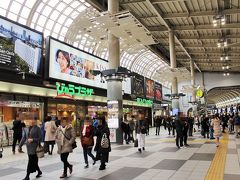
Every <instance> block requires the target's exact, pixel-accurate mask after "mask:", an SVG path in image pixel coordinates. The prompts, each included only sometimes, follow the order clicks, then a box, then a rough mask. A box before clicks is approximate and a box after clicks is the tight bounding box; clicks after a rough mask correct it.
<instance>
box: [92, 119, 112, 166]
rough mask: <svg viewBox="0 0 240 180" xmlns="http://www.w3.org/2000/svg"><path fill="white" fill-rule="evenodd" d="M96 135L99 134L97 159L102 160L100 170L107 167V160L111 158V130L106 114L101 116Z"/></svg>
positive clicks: (96, 147) (96, 148)
mask: <svg viewBox="0 0 240 180" xmlns="http://www.w3.org/2000/svg"><path fill="white" fill-rule="evenodd" d="M95 135H96V136H97V140H96V146H95V148H94V151H96V160H100V161H101V165H100V167H99V170H104V169H106V162H108V160H109V152H111V144H110V138H109V136H110V131H109V128H108V126H107V122H106V120H105V117H104V116H101V117H99V119H98V126H97V128H96V132H95Z"/></svg>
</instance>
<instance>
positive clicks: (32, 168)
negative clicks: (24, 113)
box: [21, 118, 42, 180]
mask: <svg viewBox="0 0 240 180" xmlns="http://www.w3.org/2000/svg"><path fill="white" fill-rule="evenodd" d="M41 139H42V135H41V129H40V127H38V126H37V120H36V118H35V119H34V120H30V126H29V127H28V128H25V133H24V135H23V137H22V140H21V143H24V142H26V147H27V154H28V165H27V174H26V177H25V178H24V179H23V180H29V179H30V178H29V176H30V174H31V173H34V172H36V171H37V172H38V174H37V176H36V177H37V178H38V177H41V176H42V171H41V170H40V168H39V166H38V157H37V153H36V150H37V147H38V145H39V144H40V142H41ZM21 145H22V144H21Z"/></svg>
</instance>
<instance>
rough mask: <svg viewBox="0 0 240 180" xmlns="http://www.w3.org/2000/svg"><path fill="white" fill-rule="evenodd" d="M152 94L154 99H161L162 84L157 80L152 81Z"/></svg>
mask: <svg viewBox="0 0 240 180" xmlns="http://www.w3.org/2000/svg"><path fill="white" fill-rule="evenodd" d="M154 96H155V100H156V101H161V100H162V85H161V84H159V83H157V82H155V83H154Z"/></svg>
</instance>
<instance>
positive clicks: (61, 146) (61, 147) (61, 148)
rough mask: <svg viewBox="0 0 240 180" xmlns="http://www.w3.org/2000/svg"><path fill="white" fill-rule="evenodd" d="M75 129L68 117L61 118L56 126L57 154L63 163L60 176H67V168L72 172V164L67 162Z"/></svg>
mask: <svg viewBox="0 0 240 180" xmlns="http://www.w3.org/2000/svg"><path fill="white" fill-rule="evenodd" d="M75 136H76V135H75V131H74V129H73V128H72V126H71V124H70V123H69V120H68V118H66V117H64V118H63V119H62V120H61V125H60V126H59V127H58V128H57V132H56V143H57V146H58V154H60V157H61V161H62V162H63V165H64V171H63V174H62V175H61V176H60V178H66V177H67V169H68V168H69V171H70V174H72V170H73V165H71V164H69V162H68V156H69V153H71V152H72V151H73V149H72V144H73V143H74V141H75Z"/></svg>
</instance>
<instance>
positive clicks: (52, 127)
mask: <svg viewBox="0 0 240 180" xmlns="http://www.w3.org/2000/svg"><path fill="white" fill-rule="evenodd" d="M44 129H45V132H46V133H45V139H44V141H45V144H46V146H47V152H48V154H49V155H52V152H53V148H54V144H55V136H56V131H57V126H56V124H55V121H54V120H51V121H47V122H46V123H45V126H44ZM50 145H51V150H50Z"/></svg>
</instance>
